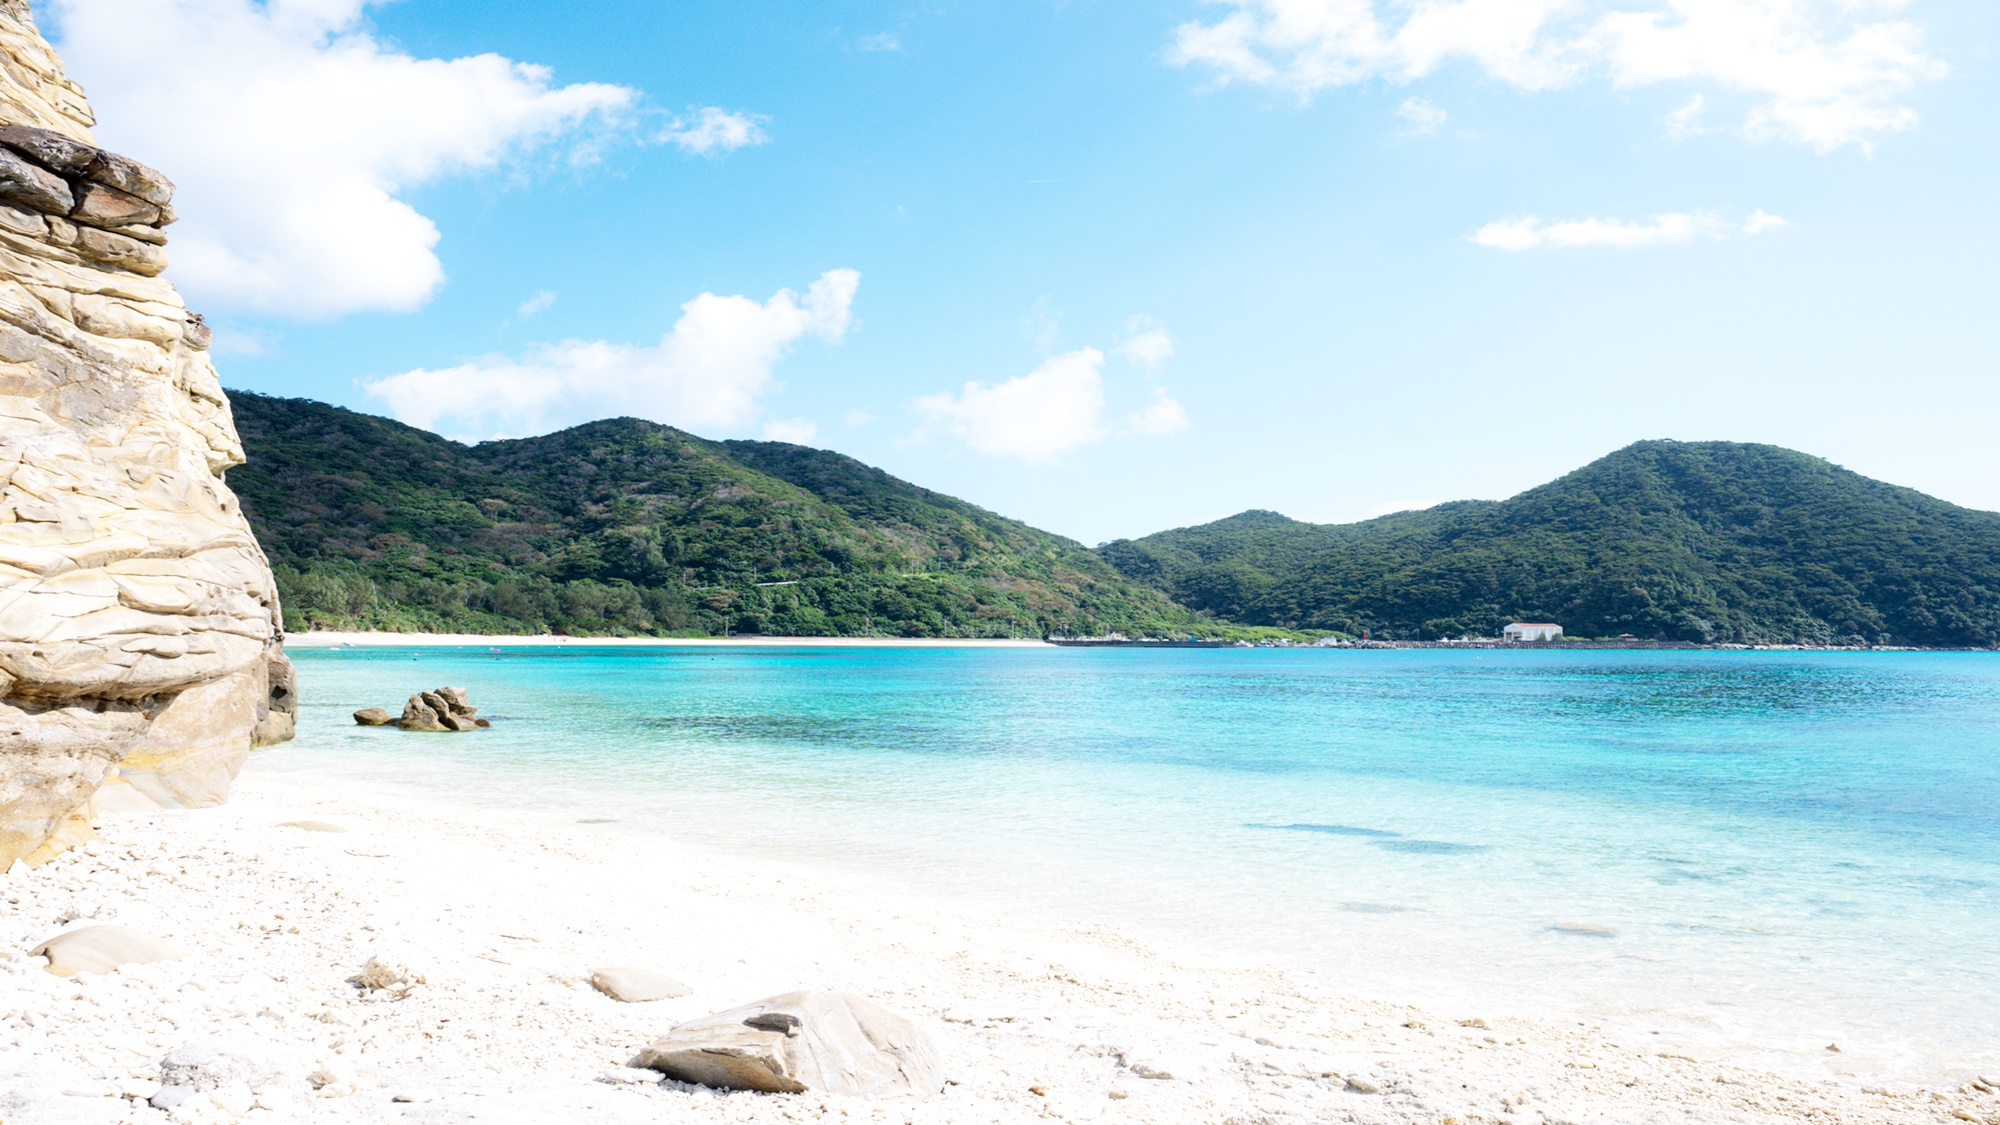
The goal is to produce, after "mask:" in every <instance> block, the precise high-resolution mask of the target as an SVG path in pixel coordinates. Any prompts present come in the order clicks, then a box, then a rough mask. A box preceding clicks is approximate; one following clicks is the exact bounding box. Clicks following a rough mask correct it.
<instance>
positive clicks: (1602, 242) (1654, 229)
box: [1471, 211, 1785, 251]
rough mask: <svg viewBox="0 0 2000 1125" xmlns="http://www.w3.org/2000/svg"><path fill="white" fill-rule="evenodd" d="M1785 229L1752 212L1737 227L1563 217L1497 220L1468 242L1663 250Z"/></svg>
mask: <svg viewBox="0 0 2000 1125" xmlns="http://www.w3.org/2000/svg"><path fill="white" fill-rule="evenodd" d="M1784 225H1785V220H1783V219H1781V218H1779V217H1778V216H1776V215H1767V214H1765V213H1764V212H1762V211H1756V212H1753V213H1752V214H1751V216H1750V218H1749V219H1748V220H1747V221H1745V222H1744V223H1743V224H1741V225H1740V226H1738V225H1733V224H1730V223H1726V222H1724V221H1722V220H1721V219H1718V218H1716V217H1714V216H1713V215H1691V214H1687V213H1685V212H1668V213H1666V214H1663V215H1654V216H1653V217H1652V218H1651V219H1649V220H1647V221H1645V222H1626V221H1624V220H1621V219H1568V220H1564V221H1562V222H1545V221H1543V220H1541V219H1538V218H1536V217H1535V216H1533V215H1522V216H1520V217H1518V218H1513V219H1501V220H1498V221H1496V222H1491V223H1487V224H1486V225H1485V226H1483V227H1480V228H1479V229H1478V230H1476V231H1474V232H1472V236H1471V238H1472V241H1473V242H1476V243H1478V244H1479V245H1481V246H1489V247H1492V248H1493V249H1495V250H1513V251H1519V250H1537V249H1541V248H1543V247H1549V246H1558V247H1576V246H1608V247H1612V248H1615V249H1619V250H1633V249H1637V248H1639V247H1644V246H1668V245H1673V244H1676V243H1685V242H1692V241H1694V240H1695V239H1697V238H1707V239H1722V238H1727V237H1728V236H1730V235H1731V234H1738V233H1741V234H1757V233H1759V232H1760V231H1765V230H1769V229H1771V228H1772V227H1780V226H1784Z"/></svg>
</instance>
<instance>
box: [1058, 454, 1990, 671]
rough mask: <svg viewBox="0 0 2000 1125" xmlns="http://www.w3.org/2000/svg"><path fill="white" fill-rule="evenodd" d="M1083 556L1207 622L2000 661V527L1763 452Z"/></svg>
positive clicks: (1257, 521)
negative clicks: (1999, 652)
mask: <svg viewBox="0 0 2000 1125" xmlns="http://www.w3.org/2000/svg"><path fill="white" fill-rule="evenodd" d="M1097 553H1098V554H1099V555H1100V556H1101V557H1103V558H1104V559H1105V560H1106V561H1107V562H1110V563H1111V564H1112V565H1113V566H1115V567H1117V568H1118V570H1119V571H1120V572H1122V573H1123V574H1125V575H1127V576H1128V577H1131V578H1134V579H1137V580H1139V581H1142V582H1144V583H1146V584H1147V585H1150V586H1152V587H1153V588H1155V589H1157V590H1160V591H1161V592H1163V593H1165V594H1167V595H1168V596H1169V597H1171V598H1173V599H1174V600H1175V601H1177V602H1179V603H1181V604H1182V605H1185V606H1188V607H1189V608H1191V609H1194V610H1196V611H1198V612H1200V613H1202V614H1203V615H1210V616H1213V617H1214V618H1216V619H1221V620H1228V621H1234V622H1240V623H1246V624H1260V625H1279V626H1286V627H1302V628H1313V629H1329V630H1339V631H1342V632H1347V633H1357V634H1358V633H1359V632H1360V631H1361V630H1362V629H1368V630H1370V631H1371V632H1372V635H1374V636H1376V637H1379V638H1420V639H1428V638H1437V637H1457V636H1462V635H1479V636H1493V635H1496V634H1497V633H1498V632H1499V630H1500V627H1501V626H1502V625H1504V624H1505V623H1507V622H1509V621H1517V620H1527V621H1554V622H1558V623H1560V624H1561V625H1562V626H1563V627H1564V629H1565V630H1566V631H1567V633H1568V634H1569V635H1571V636H1582V637H1610V636H1616V635H1618V634H1621V633H1631V634H1634V635H1636V636H1639V637H1645V638H1656V639H1662V640H1679V641H1701V642H1744V643H1814V644H1840V643H1848V644H1861V643H1867V644H1896V645H1927V646H1975V647H1992V646H1996V645H2000V513H1994V512H1981V511H1974V510H1971V509H1967V508H1960V507H1958V506H1956V505H1953V504H1948V503H1945V502H1944V501H1942V500H1937V499H1934V498H1932V497H1929V496H1925V495H1924V494H1922V493H1920V492H1915V491H1912V490H1910V489H1907V488H1898V487H1896V486H1894V485H1890V484H1884V483H1882V482H1880V481H1875V480H1870V479H1868V478H1867V477H1863V476H1860V475H1859V474H1856V473H1852V472H1848V471H1847V470H1845V469H1842V468H1839V467H1838V466H1836V465H1833V464H1830V463H1829V462H1826V461H1823V460H1821V459H1819V458H1817V457H1811V456H1808V455H1806V454H1803V453H1796V452H1793V451H1792V450H1789V449H1781V448H1778V447H1776V446H1770V445H1743V444H1736V443H1732V442H1697V443H1682V442H1671V441H1647V442H1640V443H1638V444H1636V445H1632V446H1628V447H1627V448H1625V449H1621V450H1619V451H1618V452H1616V453H1613V454H1611V455H1610V456H1608V457H1605V458H1603V459H1601V460H1599V461H1595V462H1593V463H1591V464H1589V465H1586V466H1584V467H1583V468H1581V469H1578V470H1577V471H1575V472H1573V473H1570V474H1569V475H1568V476H1565V477H1563V478H1561V479H1560V480H1556V481H1553V482H1551V483H1549V484H1545V485H1542V486H1541V487H1539V488H1534V489H1530V490H1529V491H1527V492H1524V493H1522V494H1520V495H1519V496H1516V497H1514V498H1513V499H1511V500H1505V501H1499V502H1491V501H1466V502H1460V503H1454V504H1444V505H1440V506H1438V507H1435V508H1431V509H1428V510H1426V511H1420V512H1401V513H1398V514H1396V515H1392V516H1384V517H1382V518H1381V519H1374V520H1368V521H1365V522H1362V523H1353V524H1338V525H1320V524H1308V523H1300V522H1298V521H1296V520H1291V519H1287V518H1285V517H1284V516H1281V515H1278V514H1277V513H1275V512H1244V513H1242V514H1241V515H1237V516H1232V517H1230V518H1228V519H1225V520H1220V521H1218V522H1216V523H1211V524H1206V525H1203V526H1201V527H1192V528H1182V529H1179V530H1175V531H1164V532H1160V533H1159V534H1157V535H1149V536H1147V537H1145V538H1143V539H1137V540H1119V541H1118V542H1115V543H1110V544H1106V545H1104V546H1102V547H1100V548H1098V551H1097Z"/></svg>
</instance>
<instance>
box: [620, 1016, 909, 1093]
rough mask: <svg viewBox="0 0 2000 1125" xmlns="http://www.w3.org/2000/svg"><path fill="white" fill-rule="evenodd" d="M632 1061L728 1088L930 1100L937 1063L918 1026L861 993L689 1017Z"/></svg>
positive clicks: (681, 1078) (681, 1077) (671, 1075)
mask: <svg viewBox="0 0 2000 1125" xmlns="http://www.w3.org/2000/svg"><path fill="white" fill-rule="evenodd" d="M632 1065H633V1066H638V1067H645V1068H647V1069H650V1070H657V1071H659V1072H660V1073H662V1074H665V1075H666V1076H667V1077H669V1078H674V1079H677V1080H679V1081H682V1082H691V1083H694V1084H696V1085H700V1086H713V1087H717V1088H720V1089H726V1090H756V1091H760V1092H762V1093H767V1094H797V1093H804V1092H806V1091H812V1092H814V1093H823V1094H849V1095H858V1096H862V1097H907V1098H919V1099H921V1098H928V1097H930V1096H931V1095H932V1094H935V1093H937V1092H938V1091H939V1090H940V1089H942V1088H943V1087H944V1062H943V1060H942V1059H941V1058H940V1056H939V1055H938V1050H937V1047H936V1046H935V1045H934V1044H933V1043H932V1042H931V1038H930V1036H929V1035H927V1034H925V1033H924V1031H923V1029H922V1028H920V1027H918V1026H917V1025H916V1024H915V1023H912V1022H911V1021H910V1020H908V1019H906V1018H905V1017H903V1016H900V1015H897V1014H896V1013H894V1012H891V1011H889V1010H888V1009H886V1008H883V1007H881V1006H880V1005H878V1004H876V1003H875V1002H874V1001H872V1000H869V999H867V998H866V997H862V996H856V995H854V994H852V993H848V992H830V991H804V992H788V993H785V994H784V995H782V996H772V997H769V998H768V999H764V1000H758V1001H755V1002H753V1003H750V1004H745V1005H743V1006H742V1007H738V1008H731V1009H729V1010H728V1011H726V1012H717V1013H716V1014H714V1015H712V1016H705V1017H703V1018H701V1019H698V1020H692V1021H689V1022H688V1023H684V1024H681V1025H680V1026H679V1027H676V1028H674V1029H673V1030H672V1031H670V1032H668V1033H667V1034H666V1035H665V1036H663V1037H661V1038H660V1039H657V1040H655V1041H654V1042H652V1043H651V1044H649V1045H647V1047H646V1048H645V1049H644V1050H643V1051H640V1052H639V1056H638V1057H637V1058H636V1059H634V1060H633V1061H632Z"/></svg>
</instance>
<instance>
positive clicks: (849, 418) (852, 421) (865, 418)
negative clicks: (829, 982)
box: [840, 410, 875, 426]
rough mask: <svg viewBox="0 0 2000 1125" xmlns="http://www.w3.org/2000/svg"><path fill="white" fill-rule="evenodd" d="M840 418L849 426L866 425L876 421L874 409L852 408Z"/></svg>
mask: <svg viewBox="0 0 2000 1125" xmlns="http://www.w3.org/2000/svg"><path fill="white" fill-rule="evenodd" d="M840 420H841V422H842V423H843V424H845V425H849V426H866V425H868V424H869V423H871V422H873V421H875V415H874V413H873V412H872V411H867V410H850V411H848V412H847V413H846V414H843V415H841V418H840Z"/></svg>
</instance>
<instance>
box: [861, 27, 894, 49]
mask: <svg viewBox="0 0 2000 1125" xmlns="http://www.w3.org/2000/svg"><path fill="white" fill-rule="evenodd" d="M856 45H857V46H859V47H860V48H861V49H862V50H864V51H900V50H902V49H903V37H902V36H900V35H898V34H896V33H895V32H893V31H878V32H876V33H875V34H873V35H864V36H862V37H861V40H860V42H859V43H858V44H856Z"/></svg>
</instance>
